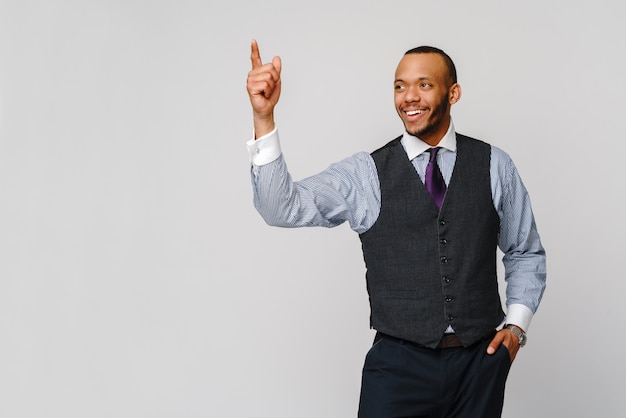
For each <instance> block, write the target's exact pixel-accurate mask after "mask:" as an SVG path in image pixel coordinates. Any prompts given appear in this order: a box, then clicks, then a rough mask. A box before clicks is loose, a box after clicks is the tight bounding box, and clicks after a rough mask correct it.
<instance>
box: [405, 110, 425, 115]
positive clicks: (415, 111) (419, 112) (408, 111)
mask: <svg viewBox="0 0 626 418" xmlns="http://www.w3.org/2000/svg"><path fill="white" fill-rule="evenodd" d="M405 113H406V114H407V116H415V115H421V114H422V113H424V111H423V110H421V109H419V110H407V111H405Z"/></svg>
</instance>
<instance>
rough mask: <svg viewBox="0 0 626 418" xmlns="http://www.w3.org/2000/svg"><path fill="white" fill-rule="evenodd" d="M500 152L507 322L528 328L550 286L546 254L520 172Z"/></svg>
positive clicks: (502, 239) (502, 238)
mask: <svg viewBox="0 0 626 418" xmlns="http://www.w3.org/2000/svg"><path fill="white" fill-rule="evenodd" d="M496 152H497V153H499V154H500V157H501V158H502V164H501V165H500V169H499V170H500V178H501V181H502V184H501V196H500V199H499V202H500V203H499V205H498V213H499V215H500V236H499V242H498V245H499V247H500V249H501V250H502V252H503V253H504V257H503V258H502V261H503V264H504V270H505V276H504V278H505V280H506V283H507V288H506V298H507V300H506V304H507V319H506V322H507V323H511V324H515V325H518V326H520V327H521V328H523V329H524V330H526V331H527V330H528V328H529V326H530V322H531V319H532V317H533V314H534V313H535V312H536V311H537V308H538V307H539V303H540V302H541V298H542V296H543V292H544V289H545V286H546V253H545V250H544V248H543V246H542V244H541V240H540V237H539V233H538V232H537V226H536V224H535V219H534V215H533V212H532V208H531V202H530V197H529V195H528V192H527V190H526V188H525V187H524V184H523V183H522V180H521V178H520V176H519V173H518V171H517V169H516V167H515V165H514V164H513V161H512V160H511V159H510V157H509V156H508V155H506V154H505V153H504V152H502V151H499V150H497V149H496Z"/></svg>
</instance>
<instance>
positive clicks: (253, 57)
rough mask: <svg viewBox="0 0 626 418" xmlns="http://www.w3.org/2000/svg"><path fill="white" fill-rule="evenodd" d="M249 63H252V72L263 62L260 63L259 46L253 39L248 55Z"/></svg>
mask: <svg viewBox="0 0 626 418" xmlns="http://www.w3.org/2000/svg"><path fill="white" fill-rule="evenodd" d="M250 61H252V69H253V70H254V69H256V68H259V67H260V66H261V65H263V62H262V61H261V54H260V53H259V44H258V43H257V41H256V40H255V39H253V40H252V53H251V54H250Z"/></svg>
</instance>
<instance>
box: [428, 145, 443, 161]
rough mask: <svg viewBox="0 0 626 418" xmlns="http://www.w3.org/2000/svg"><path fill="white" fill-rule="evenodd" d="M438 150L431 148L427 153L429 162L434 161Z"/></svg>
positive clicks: (437, 148)
mask: <svg viewBox="0 0 626 418" xmlns="http://www.w3.org/2000/svg"><path fill="white" fill-rule="evenodd" d="M439 148H440V147H435V148H431V149H429V150H428V151H429V152H430V160H429V161H431V162H432V161H435V158H436V157H437V153H438V152H439Z"/></svg>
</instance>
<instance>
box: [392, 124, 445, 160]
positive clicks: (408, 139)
mask: <svg viewBox="0 0 626 418" xmlns="http://www.w3.org/2000/svg"><path fill="white" fill-rule="evenodd" d="M400 142H401V143H402V146H403V147H404V150H405V151H406V154H407V155H408V157H409V161H411V160H412V159H413V158H415V157H417V156H418V155H420V154H421V153H423V152H426V151H427V150H428V149H430V148H432V147H431V146H430V145H428V144H427V143H426V142H424V141H422V140H421V139H419V138H418V137H416V136H413V135H411V134H410V133H408V132H404V135H403V136H402V139H401V140H400ZM437 146H438V147H441V148H443V149H444V150H449V151H452V152H456V132H455V131H454V124H453V123H452V119H450V126H449V127H448V131H447V132H446V134H445V135H444V136H443V138H441V141H439V143H438V144H437Z"/></svg>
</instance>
